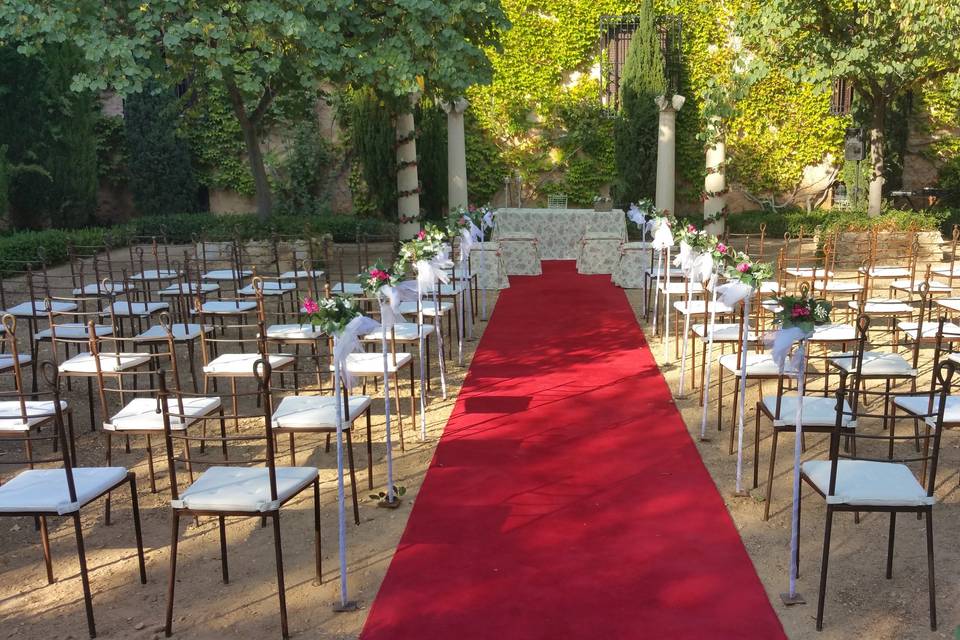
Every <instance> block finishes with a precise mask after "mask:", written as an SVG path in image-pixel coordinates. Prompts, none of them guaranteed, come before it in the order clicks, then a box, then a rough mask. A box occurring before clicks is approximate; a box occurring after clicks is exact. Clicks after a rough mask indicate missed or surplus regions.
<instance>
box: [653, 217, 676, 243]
mask: <svg viewBox="0 0 960 640" xmlns="http://www.w3.org/2000/svg"><path fill="white" fill-rule="evenodd" d="M650 244H651V246H652V247H653V248H654V249H655V250H657V251H660V250H663V249H666V248H667V247H672V246H673V232H671V231H670V225H669V224H667V219H666V218H660V219H659V220H657V221H655V222H654V229H653V242H651V243H650Z"/></svg>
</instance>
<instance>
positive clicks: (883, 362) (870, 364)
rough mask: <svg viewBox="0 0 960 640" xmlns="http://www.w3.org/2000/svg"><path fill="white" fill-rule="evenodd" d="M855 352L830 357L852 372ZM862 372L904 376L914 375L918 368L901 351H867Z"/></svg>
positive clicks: (833, 361)
mask: <svg viewBox="0 0 960 640" xmlns="http://www.w3.org/2000/svg"><path fill="white" fill-rule="evenodd" d="M853 356H854V353H853V352H852V351H847V352H846V353H837V354H834V355H832V356H831V357H830V362H831V363H833V364H834V365H836V366H837V367H839V368H840V369H842V370H843V371H845V372H847V373H850V372H851V371H853V370H854V358H853ZM860 373H861V374H863V375H865V376H904V377H913V376H916V375H917V370H916V369H913V368H911V367H910V363H909V362H907V360H906V358H904V357H903V356H901V355H900V354H899V353H889V352H886V351H867V352H865V353H864V354H863V365H862V366H861V367H860Z"/></svg>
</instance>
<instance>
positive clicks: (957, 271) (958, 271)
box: [903, 264, 960, 278]
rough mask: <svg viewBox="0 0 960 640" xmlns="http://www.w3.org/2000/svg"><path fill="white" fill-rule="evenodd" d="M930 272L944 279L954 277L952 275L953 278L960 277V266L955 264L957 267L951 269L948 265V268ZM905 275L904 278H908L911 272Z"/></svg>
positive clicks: (939, 268) (938, 268)
mask: <svg viewBox="0 0 960 640" xmlns="http://www.w3.org/2000/svg"><path fill="white" fill-rule="evenodd" d="M930 272H931V273H933V274H934V275H937V276H943V277H944V278H949V277H950V276H952V275H953V276H960V264H955V265H953V267H952V268H951V267H950V265H947V266H944V267H937V268H936V269H931V270H930ZM903 275H904V277H906V276H908V275H910V272H909V271H907V272H906V273H905V274H903Z"/></svg>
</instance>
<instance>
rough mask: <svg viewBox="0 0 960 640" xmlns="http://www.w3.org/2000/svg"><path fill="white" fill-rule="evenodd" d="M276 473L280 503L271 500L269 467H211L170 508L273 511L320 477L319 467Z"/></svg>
mask: <svg viewBox="0 0 960 640" xmlns="http://www.w3.org/2000/svg"><path fill="white" fill-rule="evenodd" d="M276 473H277V501H276V502H271V500H270V473H269V469H267V468H266V467H211V468H210V469H207V470H206V471H204V472H203V474H202V475H201V476H200V477H199V478H197V481H196V482H194V483H193V484H192V485H190V486H189V487H188V488H187V490H186V491H184V492H183V493H181V494H180V499H179V500H171V501H170V504H171V506H173V508H174V509H193V510H195V511H228V512H229V511H242V512H244V513H260V512H264V511H272V510H274V509H278V508H279V507H280V505H281V504H282V503H283V502H284V501H286V500H287V499H289V498H290V497H291V496H294V495H296V494H297V493H298V492H299V491H301V490H302V489H303V488H304V487H306V486H308V485H310V484H311V483H312V482H313V481H314V479H315V478H316V477H317V475H318V471H317V468H316V467H276Z"/></svg>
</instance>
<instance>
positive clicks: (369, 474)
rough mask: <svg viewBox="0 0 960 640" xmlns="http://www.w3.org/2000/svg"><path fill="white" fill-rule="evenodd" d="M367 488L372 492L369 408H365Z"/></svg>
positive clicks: (371, 446) (371, 441) (371, 437)
mask: <svg viewBox="0 0 960 640" xmlns="http://www.w3.org/2000/svg"><path fill="white" fill-rule="evenodd" d="M367 488H368V489H370V490H373V435H372V432H371V424H370V407H367Z"/></svg>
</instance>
